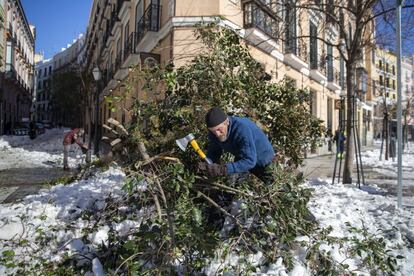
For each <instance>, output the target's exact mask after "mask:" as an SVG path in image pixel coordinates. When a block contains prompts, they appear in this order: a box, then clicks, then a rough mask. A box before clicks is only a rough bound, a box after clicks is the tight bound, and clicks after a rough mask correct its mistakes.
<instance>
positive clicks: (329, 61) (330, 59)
mask: <svg viewBox="0 0 414 276" xmlns="http://www.w3.org/2000/svg"><path fill="white" fill-rule="evenodd" d="M326 51H327V56H326V61H327V66H328V81H334V71H333V48H332V45H326Z"/></svg>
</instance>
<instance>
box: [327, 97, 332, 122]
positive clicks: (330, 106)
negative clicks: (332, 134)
mask: <svg viewBox="0 0 414 276" xmlns="http://www.w3.org/2000/svg"><path fill="white" fill-rule="evenodd" d="M326 104H327V110H326V112H327V114H328V118H327V120H326V123H327V126H326V127H327V129H330V130H332V122H333V118H332V117H333V109H332V106H333V101H332V99H331V98H329V97H328V100H327V103H326Z"/></svg>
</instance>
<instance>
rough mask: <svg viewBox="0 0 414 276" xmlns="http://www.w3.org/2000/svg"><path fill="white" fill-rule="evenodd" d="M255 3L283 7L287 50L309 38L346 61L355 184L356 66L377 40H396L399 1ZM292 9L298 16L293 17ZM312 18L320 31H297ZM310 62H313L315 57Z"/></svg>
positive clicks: (348, 159) (348, 173)
mask: <svg viewBox="0 0 414 276" xmlns="http://www.w3.org/2000/svg"><path fill="white" fill-rule="evenodd" d="M245 2H252V1H245ZM253 2H255V3H256V4H257V6H258V7H260V6H261V5H264V4H266V5H267V7H268V9H269V10H273V8H274V6H275V5H278V6H279V11H278V12H277V16H275V17H274V19H275V20H277V19H279V22H280V23H279V26H278V29H279V35H278V37H279V39H281V40H282V41H283V42H284V44H285V47H286V48H287V49H289V48H291V47H292V43H291V41H293V40H294V41H296V39H298V42H295V43H297V44H298V45H296V46H293V47H297V46H299V48H301V47H303V45H304V47H305V49H306V43H303V41H304V40H306V39H309V40H310V43H309V44H310V46H309V48H312V39H317V40H318V41H320V42H322V43H323V45H329V46H330V47H332V48H334V49H335V50H336V53H338V55H339V57H340V58H341V59H342V60H343V62H344V64H345V66H344V67H345V71H346V76H345V87H346V88H345V89H346V126H345V131H346V134H347V143H346V149H345V150H346V153H347V154H346V155H345V162H344V163H345V164H344V171H343V183H352V162H353V155H354V153H355V152H354V149H355V144H354V143H355V141H354V133H353V131H354V128H353V125H352V124H353V123H354V120H355V117H354V116H355V114H354V106H355V101H356V98H358V97H360V95H358V93H356V90H357V89H356V69H357V67H360V66H361V67H362V66H363V60H364V54H365V55H366V54H367V53H369V52H370V51H372V50H373V49H374V47H375V45H376V42H377V40H379V41H381V42H382V43H383V44H386V43H387V40H386V39H385V38H386V37H388V38H389V37H391V39H392V41H395V28H394V20H393V18H394V13H395V8H396V5H397V2H396V1H393V0H273V1H271V0H255V1H253ZM408 2H409V3H408ZM411 2H413V3H414V1H412V0H410V1H407V3H406V6H405V8H410V7H414V5H413V3H411ZM411 10H412V9H411ZM292 12H293V13H295V14H296V16H294V17H292ZM310 17H317V18H318V21H319V23H318V26H317V32H315V31H314V32H312V31H309V32H307V31H306V30H305V31H304V30H301V29H299V30H296V29H295V28H296V27H292V26H294V25H297V26H299V28H306V27H308V26H309V23H308V22H309V18H310ZM404 19H405V21H404V22H403V26H413V22H414V16H405V17H404ZM304 20H308V22H304ZM295 21H296V22H295ZM381 24H382V25H381ZM379 26H383V27H384V32H380V33H378V32H376V29H377V28H379ZM329 28H333V29H335V30H337V33H338V35H337V36H336V37H335V38H334V39H332V37H329V36H328V35H327V30H328V29H329ZM411 29H412V28H408V27H407V28H405V29H403V30H406V31H407V37H410V35H409V34H408V32H411V31H412V30H411ZM385 30H386V31H387V32H388V33H391V32H392V31H394V36H387V35H385ZM388 33H387V34H388ZM285 50H286V49H285ZM301 52H303V51H301V49H299V53H298V55H301V54H302V53H301ZM305 52H306V50H305ZM325 56H326V57H325ZM331 58H332V57H331ZM326 60H329V53H328V54H326V53H325V52H322V57H321V58H319V57H317V62H320V63H324V62H326ZM309 62H310V63H312V62H313V60H312V57H311V58H310V60H309ZM317 67H318V69H319V68H320V67H321V68H322V67H323V66H320V67H319V65H317ZM365 85H366V84H365ZM361 100H363V99H361Z"/></svg>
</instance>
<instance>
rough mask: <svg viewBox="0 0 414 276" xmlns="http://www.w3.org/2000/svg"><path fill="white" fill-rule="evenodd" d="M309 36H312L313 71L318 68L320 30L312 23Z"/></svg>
mask: <svg viewBox="0 0 414 276" xmlns="http://www.w3.org/2000/svg"><path fill="white" fill-rule="evenodd" d="M309 28H310V30H309V36H310V52H309V55H310V68H311V69H317V68H318V39H317V36H318V29H317V27H316V26H315V24H313V23H312V22H310V25H309Z"/></svg>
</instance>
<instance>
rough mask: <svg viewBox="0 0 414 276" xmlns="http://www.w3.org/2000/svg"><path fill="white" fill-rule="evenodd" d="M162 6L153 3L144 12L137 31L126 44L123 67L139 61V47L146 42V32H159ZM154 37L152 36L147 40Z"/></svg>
mask: <svg viewBox="0 0 414 276" xmlns="http://www.w3.org/2000/svg"><path fill="white" fill-rule="evenodd" d="M160 7H161V6H159V5H155V4H151V5H150V6H149V7H148V8H147V9H146V10H145V12H144V15H143V16H142V18H141V20H140V21H139V22H138V24H137V32H133V33H131V34H130V35H129V37H128V40H127V42H126V44H125V49H124V53H123V60H122V62H123V67H124V68H128V67H131V66H133V65H135V64H137V63H138V62H139V59H140V58H139V55H138V51H137V47H138V45H139V44H140V43H142V44H145V41H144V40H145V38H146V34H147V33H148V32H158V30H159V28H160V24H159V22H160ZM150 39H153V38H152V37H150V38H148V39H147V40H150Z"/></svg>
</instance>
